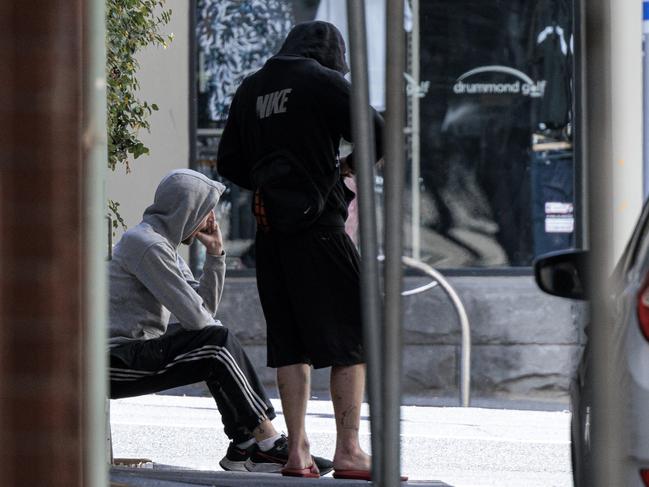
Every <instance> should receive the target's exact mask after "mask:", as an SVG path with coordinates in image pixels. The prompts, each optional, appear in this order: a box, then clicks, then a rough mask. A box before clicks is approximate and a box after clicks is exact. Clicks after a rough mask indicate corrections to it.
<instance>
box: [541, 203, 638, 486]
mask: <svg viewBox="0 0 649 487" xmlns="http://www.w3.org/2000/svg"><path fill="white" fill-rule="evenodd" d="M588 267H589V266H588V251H584V250H567V251H559V252H553V253H551V254H545V255H542V256H540V257H539V258H538V259H536V261H535V263H534V274H535V279H536V282H537V285H538V286H539V287H540V288H541V289H542V290H543V291H545V292H547V293H549V294H553V295H556V296H561V297H565V298H571V299H582V300H585V299H588V296H589V291H590V290H589V285H588V283H589V279H588V275H587V272H588ZM609 284H610V294H609V295H610V297H611V300H612V301H611V303H610V304H611V306H610V309H611V310H612V311H611V320H612V322H613V326H614V327H615V336H616V338H619V339H620V341H619V345H620V346H619V348H618V350H619V354H620V355H619V359H620V362H619V363H620V367H621V373H622V374H623V378H624V379H623V380H624V381H625V383H626V384H627V390H626V392H627V394H626V397H625V398H622V399H626V400H624V401H623V403H622V404H621V406H622V408H623V414H624V418H625V421H626V424H627V426H628V432H629V434H628V435H627V438H628V444H627V448H628V450H627V454H626V455H625V458H624V466H623V468H624V473H623V474H624V476H625V479H626V481H625V483H624V485H625V486H629V487H649V202H646V203H645V205H644V207H643V209H642V213H641V215H640V218H639V220H638V222H637V224H636V226H635V228H634V230H633V233H632V235H631V238H630V240H629V241H628V242H627V245H626V247H625V250H624V252H623V254H622V256H621V257H620V260H619V261H618V262H617V264H616V266H615V268H614V271H613V273H612V275H611V277H610V283H609ZM586 335H588V326H586ZM590 354H591V347H590V346H589V344H588V341H587V342H586V346H585V347H584V351H583V353H582V356H581V359H580V361H579V364H578V366H577V369H576V372H575V374H574V377H573V379H572V381H571V386H570V402H571V410H572V421H571V457H572V467H573V469H572V470H573V478H574V485H575V487H586V486H589V485H592V482H590V481H589V476H590V472H592V469H591V466H592V462H593V457H592V444H591V434H590V430H591V418H592V404H593V377H592V375H593V374H592V371H591V370H590V367H589V356H590Z"/></svg>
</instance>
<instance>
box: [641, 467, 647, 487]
mask: <svg viewBox="0 0 649 487" xmlns="http://www.w3.org/2000/svg"><path fill="white" fill-rule="evenodd" d="M640 477H642V481H643V482H644V484H645V485H646V487H649V470H640Z"/></svg>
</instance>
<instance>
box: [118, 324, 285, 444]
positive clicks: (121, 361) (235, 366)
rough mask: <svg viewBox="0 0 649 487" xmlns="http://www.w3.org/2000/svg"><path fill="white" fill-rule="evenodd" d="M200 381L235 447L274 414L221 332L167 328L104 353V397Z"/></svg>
mask: <svg viewBox="0 0 649 487" xmlns="http://www.w3.org/2000/svg"><path fill="white" fill-rule="evenodd" d="M201 381H205V382H206V383H207V386H208V388H209V390H210V392H211V393H212V396H213V397H214V400H215V401H216V405H217V407H218V408H219V411H220V413H221V419H222V421H223V425H224V427H225V434H226V435H227V436H228V438H230V439H231V440H233V441H234V442H235V443H240V442H243V441H245V440H247V439H249V438H250V437H251V436H252V433H251V431H252V430H253V429H255V427H257V425H259V423H261V422H262V421H264V420H265V419H271V420H272V419H273V418H274V417H275V411H274V409H273V407H272V405H271V403H270V401H269V400H268V396H267V395H266V392H265V390H264V388H263V386H262V385H261V383H260V381H259V378H258V377H257V373H256V372H255V369H254V368H253V366H252V364H251V363H250V360H249V359H248V356H247V355H246V352H245V351H244V350H243V348H242V347H241V345H240V344H239V341H238V340H237V338H236V337H235V336H234V335H233V334H232V333H230V332H229V330H228V329H227V328H225V327H223V326H209V327H207V328H203V329H202V330H197V331H188V330H184V329H183V328H181V327H180V326H178V325H170V326H169V329H168V330H167V333H166V334H164V335H163V336H161V337H160V338H156V339H152V340H143V341H137V342H133V343H128V344H124V345H119V346H117V347H113V348H111V349H110V397H111V399H119V398H122V397H132V396H140V395H142V394H151V393H154V392H160V391H163V390H166V389H171V388H173V387H179V386H183V385H187V384H193V383H195V382H201Z"/></svg>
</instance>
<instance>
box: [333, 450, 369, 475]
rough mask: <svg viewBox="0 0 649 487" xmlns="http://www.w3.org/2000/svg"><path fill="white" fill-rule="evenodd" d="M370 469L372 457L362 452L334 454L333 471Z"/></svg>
mask: <svg viewBox="0 0 649 487" xmlns="http://www.w3.org/2000/svg"><path fill="white" fill-rule="evenodd" d="M371 468H372V457H370V456H369V455H368V454H367V453H365V452H364V451H363V450H358V451H356V452H355V453H343V452H336V454H335V455H334V469H335V470H370V469H371Z"/></svg>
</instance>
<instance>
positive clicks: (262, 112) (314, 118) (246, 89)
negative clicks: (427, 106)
mask: <svg viewBox="0 0 649 487" xmlns="http://www.w3.org/2000/svg"><path fill="white" fill-rule="evenodd" d="M347 71H348V68H347V64H346V62H345V43H344V40H343V38H342V36H341V34H340V32H339V31H338V29H337V28H336V27H335V26H334V25H332V24H330V23H328V22H321V21H314V22H305V23H301V24H298V25H296V26H295V27H294V28H293V29H292V30H291V32H290V33H289V34H288V36H287V38H286V40H285V41H284V44H283V45H282V47H281V49H280V51H279V52H278V53H277V54H276V55H275V56H273V57H272V58H270V59H269V60H268V61H267V62H266V63H265V64H264V66H263V67H262V68H261V69H260V70H259V71H257V72H256V73H254V74H252V75H251V76H249V77H247V78H246V79H245V80H244V81H243V82H242V83H241V85H240V86H239V88H238V90H237V92H236V93H235V96H234V98H233V100H232V104H231V106H230V111H229V115H228V120H227V122H226V125H225V129H224V131H223V135H222V138H221V142H220V145H219V150H218V156H217V170H218V172H219V174H220V175H222V176H223V177H225V178H227V179H229V180H230V181H232V182H233V183H235V184H237V185H239V186H241V187H243V188H246V189H250V190H255V189H257V187H256V186H257V185H256V180H255V178H254V177H253V174H252V172H253V168H254V167H255V165H256V164H257V163H258V162H259V161H260V160H262V159H263V158H264V157H267V156H268V155H269V154H273V153H276V152H278V151H284V152H288V153H290V154H292V156H293V158H294V160H295V161H297V162H298V163H299V164H301V165H302V166H303V168H304V170H305V171H306V172H307V173H308V174H309V175H310V177H311V179H313V180H314V181H315V184H316V186H318V187H319V188H320V189H321V190H322V194H323V195H324V197H325V199H326V201H325V205H324V211H323V212H322V214H321V217H320V219H319V220H318V222H319V223H321V224H324V225H327V226H331V225H335V226H343V225H344V221H345V219H346V218H347V205H348V202H349V200H350V198H349V195H348V194H346V192H348V190H347V189H346V187H345V186H344V184H343V180H342V177H340V168H339V163H338V148H339V145H340V141H341V138H343V139H345V140H347V141H350V142H353V140H352V127H351V92H350V91H351V86H350V84H349V82H348V81H347V80H346V79H345V78H344V74H346V73H347ZM373 114H374V125H375V134H376V135H375V142H376V158H377V160H378V159H380V158H381V156H382V148H383V143H382V131H383V119H382V118H381V117H380V115H378V114H377V113H376V112H374V111H373ZM348 161H349V162H350V165H351V166H352V168H353V153H352V156H351V157H350V158H348Z"/></svg>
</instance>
